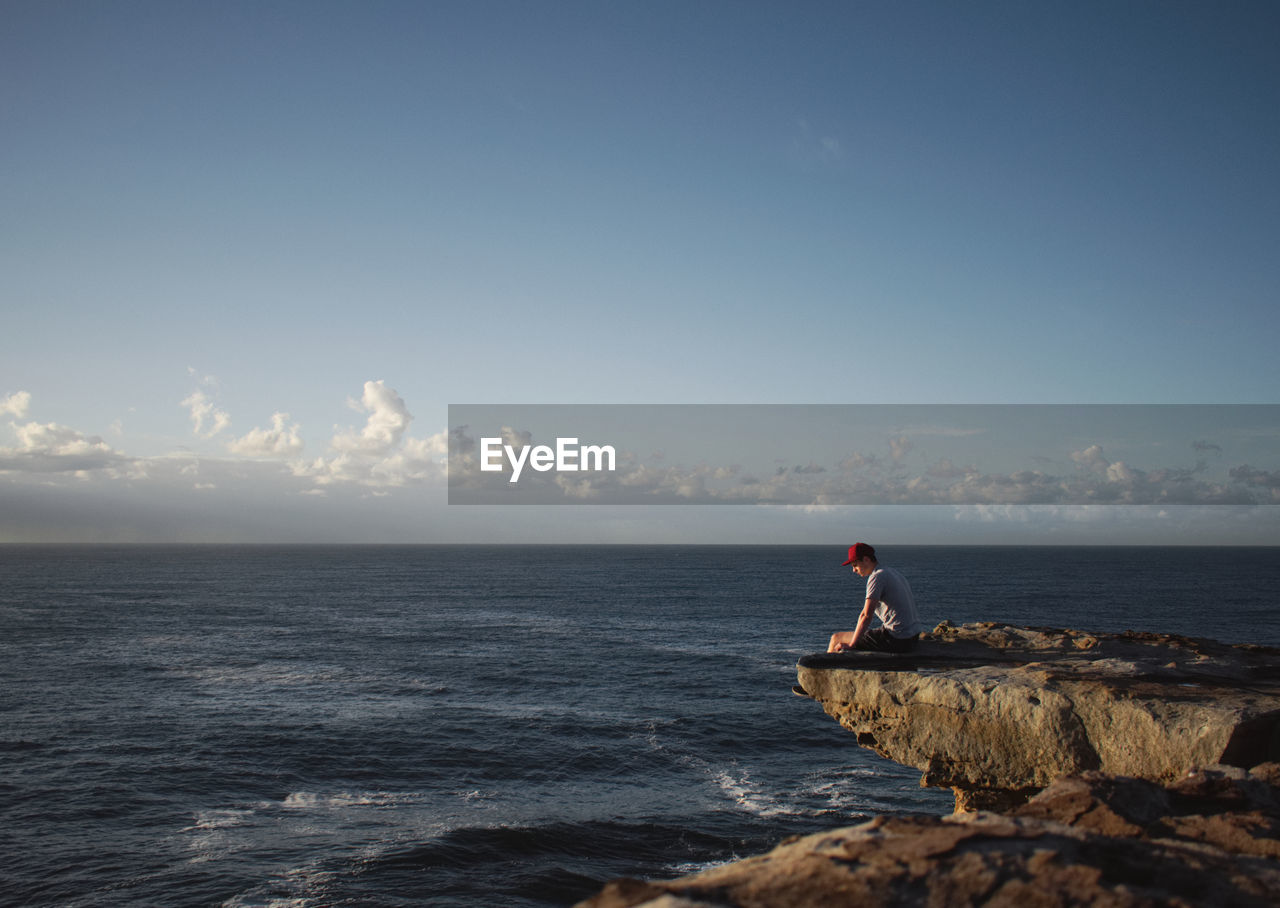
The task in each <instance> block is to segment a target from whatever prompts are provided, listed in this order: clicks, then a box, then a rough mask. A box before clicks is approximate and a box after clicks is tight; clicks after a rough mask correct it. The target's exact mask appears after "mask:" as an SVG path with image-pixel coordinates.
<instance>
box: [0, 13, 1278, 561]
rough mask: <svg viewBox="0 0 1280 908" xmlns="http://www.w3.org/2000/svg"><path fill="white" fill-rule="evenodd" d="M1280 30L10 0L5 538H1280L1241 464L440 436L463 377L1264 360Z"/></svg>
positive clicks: (1137, 368)
mask: <svg viewBox="0 0 1280 908" xmlns="http://www.w3.org/2000/svg"><path fill="white" fill-rule="evenodd" d="M1278 45H1280V7H1278V6H1277V5H1276V4H1274V3H1270V2H1256V3H1251V2H1242V3H1225V4H1204V3H1177V2H1124V3H1114V2H1097V3H1088V2H1086V3H1069V4H1068V3H1061V4H1039V3H1037V4H1027V3H1020V2H1008V3H990V2H978V3H965V4H957V3H923V2H920V3H913V2H906V3H872V2H851V3H801V4H782V3H771V4H761V3H736V2H734V3H730V2H724V3H718V2H715V3H713V2H701V3H699V2H694V3H689V2H678V3H661V2H643V3H641V2H635V3H601V2H591V3H563V2H556V3H550V2H549V3H518V2H510V3H486V2H467V3H445V2H441V3H410V2H405V3H378V2H362V3H354V2H352V3H328V2H300V3H271V2H257V3H233V2H201V3H188V2H150V3H137V2H113V3H90V2H75V3H70V2H56V0H53V2H51V0H38V2H14V0H8V2H5V3H4V4H3V5H0V126H2V129H3V136H4V141H3V142H0V211H2V212H3V216H2V217H0V307H2V311H3V321H2V324H3V330H2V331H0V409H2V410H3V411H4V412H3V413H0V469H2V470H3V472H0V539H37V538H38V539H69V538H75V539H151V538H160V539H175V538H177V539H193V540H196V539H220V540H224V539H245V540H253V541H266V540H271V539H281V540H286V539H350V540H352V541H361V540H373V539H376V540H379V541H475V540H489V539H492V540H494V541H522V540H530V541H531V540H532V539H534V538H563V539H591V540H602V541H609V540H616V541H637V540H652V541H667V540H671V541H695V540H703V541H761V542H789V541H805V542H809V541H826V540H832V541H834V542H837V543H839V542H844V541H845V540H846V537H851V536H855V535H856V536H859V537H862V536H872V535H875V534H878V536H877V538H880V539H884V538H892V539H895V540H897V541H901V542H909V541H951V540H953V539H954V540H956V541H965V540H966V539H973V540H976V541H987V540H992V539H1003V538H1006V537H1007V538H1008V539H1009V541H1016V540H1026V539H1027V538H1028V533H1027V527H1028V525H1030V526H1033V527H1035V528H1036V532H1037V533H1039V534H1040V535H1035V534H1032V536H1033V537H1034V539H1036V540H1039V541H1056V540H1063V541H1075V539H1076V538H1077V536H1080V537H1081V538H1083V537H1086V536H1087V537H1088V538H1091V539H1098V540H1099V541H1192V540H1197V539H1199V540H1202V539H1206V538H1209V539H1213V540H1215V541H1233V542H1238V541H1256V542H1267V543H1280V522H1278V521H1277V519H1276V518H1275V517H1272V516H1270V514H1269V513H1262V512H1263V511H1267V510H1268V509H1245V510H1244V511H1241V510H1239V509H1228V510H1225V511H1224V510H1221V509H1219V510H1209V511H1205V512H1203V513H1201V512H1200V511H1196V513H1195V514H1191V512H1190V511H1178V512H1177V513H1176V515H1175V516H1174V517H1173V518H1170V517H1168V516H1167V515H1166V516H1165V517H1163V518H1160V517H1156V516H1152V515H1146V516H1143V515H1140V514H1138V513H1137V512H1126V513H1125V514H1124V515H1123V516H1121V515H1117V514H1115V513H1110V512H1108V513H1106V514H1101V515H1100V514H1096V513H1088V514H1081V513H1079V512H1069V513H1056V512H1055V513H1053V514H1037V513H1031V514H1030V516H1028V514H1027V513H1023V512H1018V513H990V512H975V511H972V510H970V511H966V512H951V511H942V512H935V511H934V510H932V509H909V508H908V509H898V510H893V509H885V510H883V511H868V510H865V509H863V510H860V509H837V510H835V511H831V512H822V513H805V514H798V513H793V512H781V511H778V510H776V509H767V508H760V509H752V511H753V512H759V513H752V514H751V515H749V516H746V517H744V515H743V514H742V513H741V510H742V509H729V510H731V511H733V512H735V513H733V514H731V515H726V514H724V510H725V509H713V508H707V509H695V508H688V509H655V510H653V511H652V512H650V510H649V509H644V508H632V509H630V510H625V509H623V510H615V511H610V512H608V513H605V512H601V511H592V510H591V509H584V508H574V509H566V510H563V511H556V510H554V509H553V510H551V511H549V512H546V511H543V510H542V509H508V508H501V509H469V510H467V511H466V513H459V510H458V509H457V508H448V507H446V506H444V504H443V501H444V491H443V482H442V479H441V477H440V475H439V462H440V456H441V452H440V440H439V438H438V437H437V435H438V433H440V432H441V431H442V430H444V429H445V428H446V426H445V422H446V407H447V405H448V404H449V403H472V402H497V403H501V402H508V401H510V402H521V403H603V404H607V403H686V402H690V403H859V402H870V403H894V404H897V403H1095V402H1115V403H1275V402H1278V401H1277V397H1276V388H1277V387H1280V365H1278V363H1280V357H1277V356H1276V355H1275V352H1274V351H1275V347H1276V341H1277V337H1278V335H1280V331H1277V328H1280V314H1278V313H1280V307H1278V306H1277V305H1276V304H1277V301H1278V300H1277V290H1278V288H1280V257H1278V256H1276V254H1275V249H1276V248H1277V246H1278V245H1280V242H1278V241H1280V57H1278V56H1277V55H1276V53H1275V48H1276V47H1277V46H1278ZM377 382H381V383H382V384H376V383H377ZM369 383H374V384H369ZM276 414H281V416H279V417H277V416H276ZM410 416H411V417H412V418H411V419H410ZM1254 466H1259V465H1258V464H1255V465H1254ZM1269 468H1271V469H1274V468H1275V465H1274V464H1272V465H1269ZM677 511H678V512H679V513H678V514H677V513H676V512H677ZM904 511H905V512H909V513H904ZM711 512H715V513H711ZM1170 521H1172V523H1173V524H1176V526H1173V527H1172V528H1169V527H1170ZM979 525H980V526H979ZM975 527H977V528H978V529H980V530H981V532H980V533H976V534H975V532H976V531H975ZM1080 527H1084V529H1079V528H1080ZM1002 533H1004V534H1006V535H1005V536H1001V534H1002ZM544 534H545V535H544ZM1073 534H1074V535H1073Z"/></svg>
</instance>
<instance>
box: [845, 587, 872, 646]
mask: <svg viewBox="0 0 1280 908" xmlns="http://www.w3.org/2000/svg"><path fill="white" fill-rule="evenodd" d="M875 613H876V600H874V599H868V600H867V601H866V604H865V605H863V606H862V614H861V615H859V616H858V626H857V627H855V628H854V629H853V639H852V640H850V641H849V649H855V648H856V647H857V645H858V641H859V640H861V639H862V638H863V635H865V634H866V632H867V628H868V627H869V626H870V624H871V616H872V615H874V614H875Z"/></svg>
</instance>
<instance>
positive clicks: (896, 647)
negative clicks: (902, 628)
mask: <svg viewBox="0 0 1280 908" xmlns="http://www.w3.org/2000/svg"><path fill="white" fill-rule="evenodd" d="M919 640H920V637H919V635H916V636H915V637H895V636H893V634H891V633H889V631H888V630H887V629H885V628H883V627H877V628H874V629H872V630H869V631H867V632H866V633H865V634H863V635H862V639H861V640H859V641H858V646H857V649H860V650H867V651H870V652H876V653H909V652H911V651H912V650H913V649H915V648H916V643H918V642H919Z"/></svg>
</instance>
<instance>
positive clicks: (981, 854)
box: [579, 764, 1280, 908]
mask: <svg viewBox="0 0 1280 908" xmlns="http://www.w3.org/2000/svg"><path fill="white" fill-rule="evenodd" d="M1277 786H1280V765H1278V764H1266V765H1264V766H1260V767H1258V768H1256V769H1255V770H1254V771H1253V772H1252V773H1246V772H1245V771H1243V770H1240V769H1234V768H1226V769H1220V770H1214V771H1206V772H1200V773H1196V774H1193V775H1191V776H1189V777H1187V778H1185V779H1182V780H1180V781H1178V782H1177V783H1175V784H1173V785H1170V786H1167V787H1162V786H1159V785H1156V784H1155V783H1152V782H1148V781H1145V780H1140V779H1125V778H1117V777H1112V776H1106V775H1104V774H1101V773H1086V774H1085V775H1083V776H1077V777H1072V778H1068V779H1062V780H1059V781H1058V782H1056V783H1054V784H1053V785H1051V786H1050V787H1048V788H1047V789H1045V790H1044V791H1043V792H1041V793H1040V794H1039V795H1037V796H1036V797H1035V798H1033V799H1032V800H1031V801H1030V802H1028V803H1027V804H1024V805H1023V806H1022V807H1020V808H1018V809H1016V810H1014V811H1012V812H1011V813H1010V814H1009V815H1008V816H1000V815H998V814H992V813H970V814H956V815H953V816H950V817H878V818H877V819H874V820H871V821H870V822H867V823H863V824H861V825H858V826H851V827H848V828H846V829H839V830H835V831H832V832H825V833H819V834H817V835H811V836H805V837H803V838H799V839H795V840H792V841H789V842H785V843H783V844H782V845H780V846H778V847H777V848H775V849H774V850H773V851H771V852H769V853H768V854H765V855H761V856H759V857H754V858H748V859H747V860H744V861H737V862H735V863H732V864H726V865H723V866H721V867H715V868H712V869H710V870H707V871H704V872H702V873H699V874H696V875H694V876H689V877H684V878H682V879H679V880H673V881H669V882H643V881H640V880H615V881H614V882H612V883H609V884H608V885H607V886H606V887H605V888H604V889H603V890H602V891H601V892H600V893H599V894H598V895H596V896H595V897H593V898H591V899H588V900H587V901H585V902H582V903H580V905H579V908H637V906H643V908H793V906H794V908H800V906H812V905H824V906H826V905H830V906H833V908H842V906H850V908H852V906H858V908H867V906H873V908H877V906H898V905H978V904H982V905H1011V906H1012V905H1024V904H1025V905H1037V906H1085V905H1088V906H1094V905H1102V906H1115V908H1138V906H1155V905H1171V906H1186V908H1192V906H1217V905H1233V906H1254V905H1256V906H1263V905H1275V904H1276V893H1277V892H1280V863H1278V862H1277V860H1276V859H1277V858H1278V857H1280V787H1277Z"/></svg>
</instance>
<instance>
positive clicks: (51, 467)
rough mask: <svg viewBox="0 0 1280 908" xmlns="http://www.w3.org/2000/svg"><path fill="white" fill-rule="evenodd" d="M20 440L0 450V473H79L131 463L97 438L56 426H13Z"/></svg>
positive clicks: (29, 423) (27, 424) (29, 424)
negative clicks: (10, 446)
mask: <svg viewBox="0 0 1280 908" xmlns="http://www.w3.org/2000/svg"><path fill="white" fill-rule="evenodd" d="M10 425H11V426H12V427H13V430H14V432H16V433H17V436H18V444H17V446H16V447H12V448H0V471H18V472H24V473H76V472H82V471H87V470H101V469H105V468H109V467H118V466H123V465H125V464H128V463H130V462H131V461H132V459H131V458H129V457H126V456H125V455H123V454H121V453H120V452H119V451H116V450H113V449H112V447H111V446H110V445H108V444H107V443H106V442H105V441H103V440H102V439H101V438H100V437H98V436H97V435H84V434H83V433H81V432H78V431H76V430H75V429H72V428H70V427H68V426H60V425H58V424H57V423H52V422H49V423H39V422H28V423H24V424H22V425H18V424H16V423H11V424H10Z"/></svg>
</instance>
